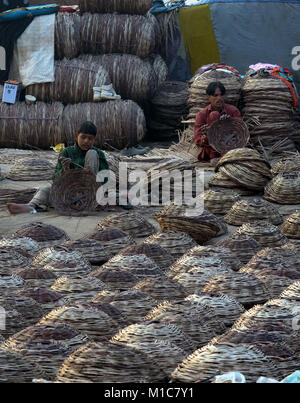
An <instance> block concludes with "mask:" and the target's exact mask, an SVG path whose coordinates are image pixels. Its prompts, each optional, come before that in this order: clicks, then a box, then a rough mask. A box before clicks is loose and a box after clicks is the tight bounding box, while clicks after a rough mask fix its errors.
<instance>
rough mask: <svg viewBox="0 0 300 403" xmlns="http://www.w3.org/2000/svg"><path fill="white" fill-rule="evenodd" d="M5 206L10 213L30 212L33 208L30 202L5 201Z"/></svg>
mask: <svg viewBox="0 0 300 403" xmlns="http://www.w3.org/2000/svg"><path fill="white" fill-rule="evenodd" d="M6 207H7V209H8V211H9V212H10V214H22V213H30V212H31V211H33V210H34V208H33V207H32V206H30V204H17V203H7V204H6Z"/></svg>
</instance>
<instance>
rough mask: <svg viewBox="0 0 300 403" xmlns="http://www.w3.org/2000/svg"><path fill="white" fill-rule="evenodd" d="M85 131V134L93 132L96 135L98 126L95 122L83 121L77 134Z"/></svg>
mask: <svg viewBox="0 0 300 403" xmlns="http://www.w3.org/2000/svg"><path fill="white" fill-rule="evenodd" d="M79 133H84V134H92V135H93V136H96V134H97V127H96V126H95V125H94V123H93V122H89V121H87V122H83V123H81V125H79V126H78V127H77V130H76V134H79Z"/></svg>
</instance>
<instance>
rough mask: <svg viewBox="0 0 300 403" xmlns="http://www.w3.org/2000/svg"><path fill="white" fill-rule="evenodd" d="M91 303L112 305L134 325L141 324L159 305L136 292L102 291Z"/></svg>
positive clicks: (145, 295) (142, 293) (147, 296)
mask: <svg viewBox="0 0 300 403" xmlns="http://www.w3.org/2000/svg"><path fill="white" fill-rule="evenodd" d="M91 301H92V302H101V303H106V304H111V305H112V306H114V307H115V308H117V309H118V310H119V311H120V312H121V313H122V314H124V316H126V318H127V319H128V321H129V322H132V323H135V322H140V321H141V320H142V319H143V317H144V316H145V315H147V314H148V313H149V312H150V311H151V310H152V309H153V308H154V307H155V306H156V305H157V301H156V300H154V299H153V298H151V297H150V296H149V295H147V294H146V293H144V292H140V291H136V290H128V291H102V292H100V293H99V294H97V296H96V297H94V298H93V299H92V300H91Z"/></svg>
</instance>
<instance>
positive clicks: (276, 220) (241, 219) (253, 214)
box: [224, 199, 283, 226]
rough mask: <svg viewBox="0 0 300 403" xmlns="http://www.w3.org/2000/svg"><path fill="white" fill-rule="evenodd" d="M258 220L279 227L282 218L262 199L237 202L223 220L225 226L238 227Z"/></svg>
mask: <svg viewBox="0 0 300 403" xmlns="http://www.w3.org/2000/svg"><path fill="white" fill-rule="evenodd" d="M259 220H266V221H269V222H270V223H271V224H274V225H279V224H281V223H282V221H283V218H282V216H281V214H280V213H279V212H278V210H276V209H275V207H273V206H272V205H271V204H270V203H268V202H265V201H264V200H262V199H254V200H251V201H248V200H239V201H238V202H236V203H235V204H234V205H233V206H232V208H231V210H230V211H229V212H228V214H227V215H226V216H225V218H224V221H225V222H226V223H227V224H230V225H238V226H240V225H243V224H246V223H250V222H255V221H259Z"/></svg>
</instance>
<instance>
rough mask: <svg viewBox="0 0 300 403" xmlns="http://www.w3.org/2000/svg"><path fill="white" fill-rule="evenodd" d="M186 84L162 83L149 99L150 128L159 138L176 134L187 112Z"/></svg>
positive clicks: (177, 82) (176, 82)
mask: <svg viewBox="0 0 300 403" xmlns="http://www.w3.org/2000/svg"><path fill="white" fill-rule="evenodd" d="M187 98H188V84H187V83H184V82H180V81H167V82H165V83H163V84H162V85H161V86H160V87H159V88H158V90H157V92H156V93H155V95H154V97H153V98H152V99H151V120H150V124H149V127H150V130H151V132H152V134H153V135H155V136H156V137H159V139H163V138H169V137H173V136H174V135H176V131H177V130H180V129H182V125H181V121H182V119H184V116H185V114H186V113H187Z"/></svg>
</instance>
